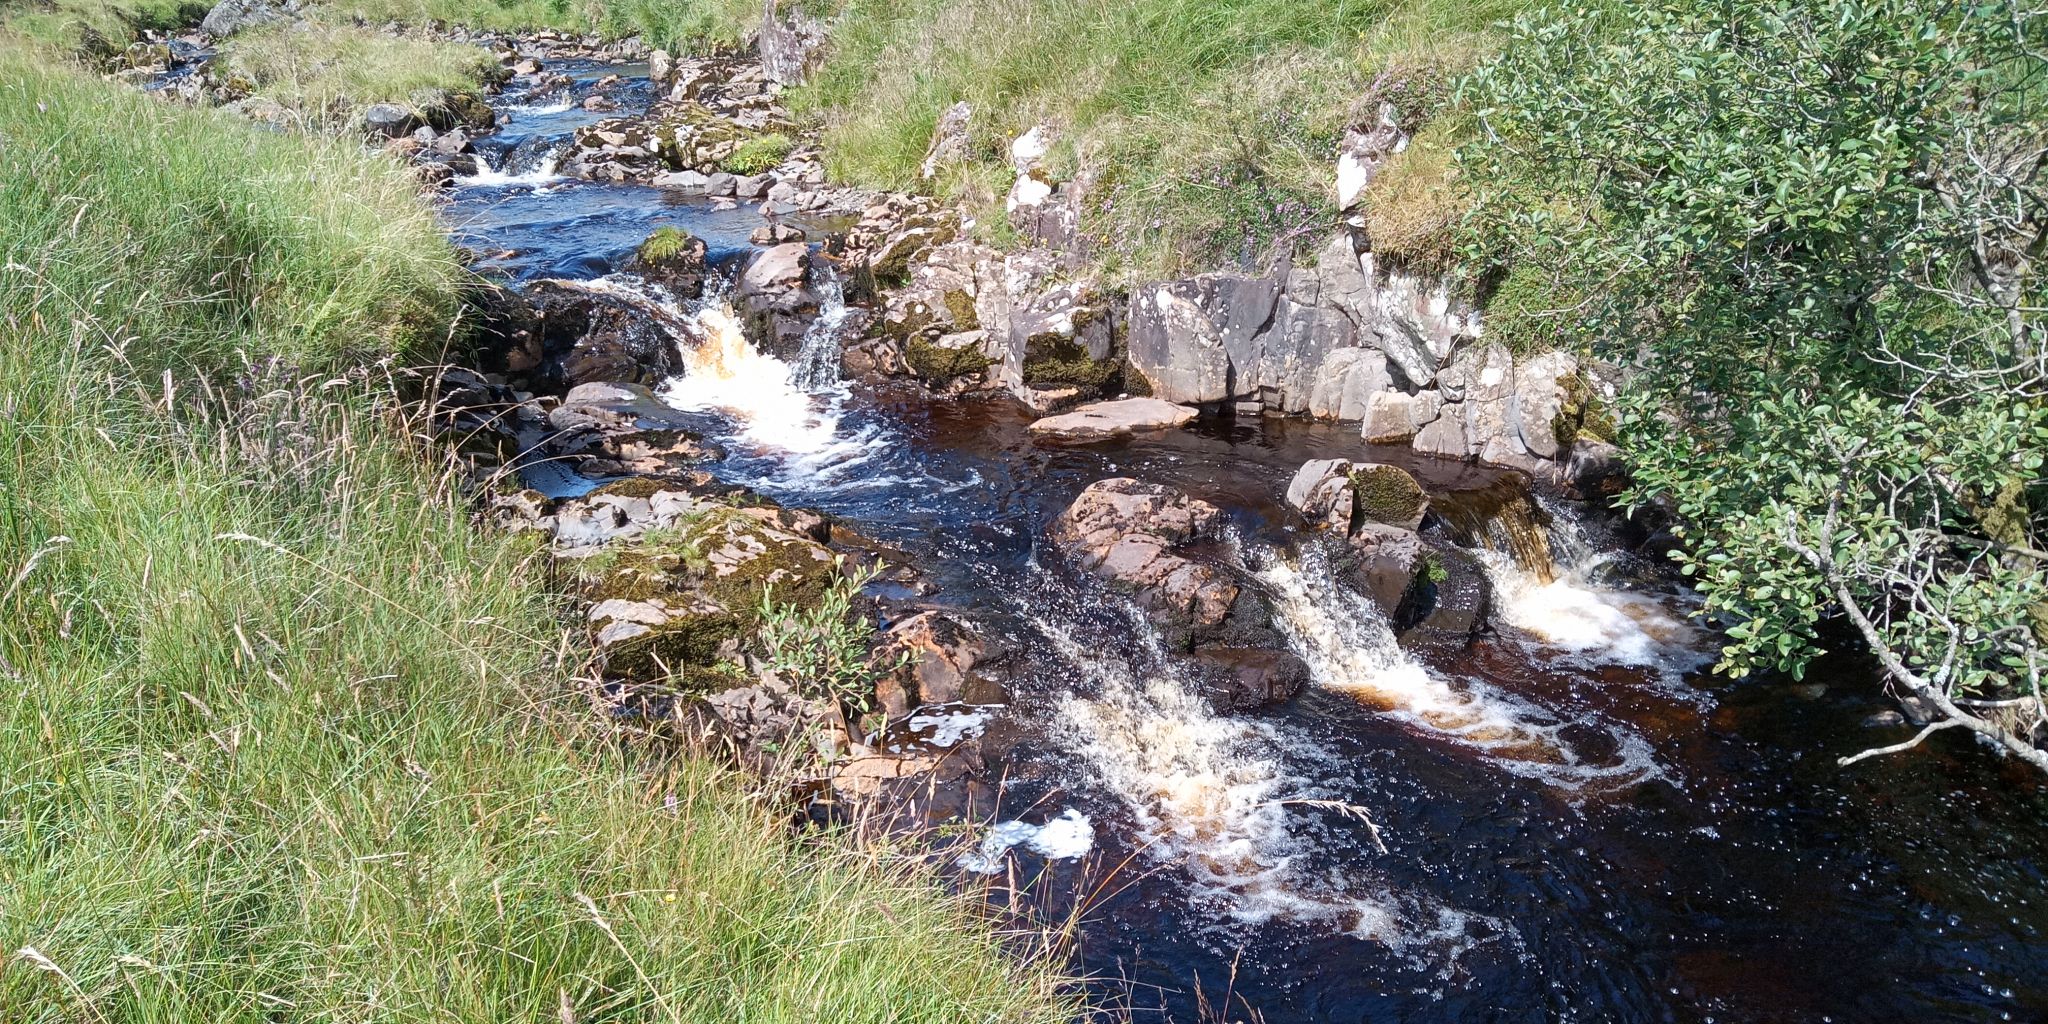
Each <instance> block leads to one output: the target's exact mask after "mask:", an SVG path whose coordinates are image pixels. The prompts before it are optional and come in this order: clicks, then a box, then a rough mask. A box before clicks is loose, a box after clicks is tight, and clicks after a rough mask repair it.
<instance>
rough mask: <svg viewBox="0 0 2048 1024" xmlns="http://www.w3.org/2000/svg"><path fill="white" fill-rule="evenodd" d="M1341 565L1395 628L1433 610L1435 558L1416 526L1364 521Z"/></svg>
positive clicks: (1347, 578) (1354, 586) (1353, 584)
mask: <svg viewBox="0 0 2048 1024" xmlns="http://www.w3.org/2000/svg"><path fill="white" fill-rule="evenodd" d="M1341 565H1342V568H1341V570H1340V575H1341V576H1342V578H1343V579H1344V580H1345V581H1346V582H1347V583H1348V584H1350V586H1351V588H1352V589H1354V590H1356V591H1358V592H1359V593H1361V594H1364V595H1365V596H1366V597H1368V598H1370V599H1371V600H1372V602H1373V603H1374V604H1375V605H1378V606H1379V609H1380V611H1381V612H1382V613H1384V614H1385V615H1386V616H1387V621H1389V622H1391V623H1393V624H1394V628H1396V629H1405V628H1407V627H1408V626H1410V625H1413V624H1414V623H1416V622H1417V621H1419V620H1420V619H1421V618H1422V617H1424V616H1425V615H1427V614H1428V613H1429V612H1430V611H1431V610H1432V609H1433V606H1434V603H1435V600H1436V593H1435V590H1434V587H1435V583H1436V581H1435V580H1433V579H1432V578H1431V575H1430V570H1431V567H1432V565H1434V563H1432V562H1431V561H1430V553H1429V551H1428V549H1427V548H1426V547H1425V545H1424V544H1423V541H1422V537H1421V536H1420V535H1419V534H1417V533H1416V532H1415V531H1413V530H1407V529H1403V528H1401V527H1398V526H1388V525H1386V524H1385V523H1366V524H1364V525H1363V526H1361V527H1359V528H1358V532H1356V533H1354V534H1352V535H1351V537H1350V538H1349V540H1348V542H1347V544H1346V550H1345V554H1344V556H1343V558H1342V561H1341ZM1447 621H1448V620H1447Z"/></svg>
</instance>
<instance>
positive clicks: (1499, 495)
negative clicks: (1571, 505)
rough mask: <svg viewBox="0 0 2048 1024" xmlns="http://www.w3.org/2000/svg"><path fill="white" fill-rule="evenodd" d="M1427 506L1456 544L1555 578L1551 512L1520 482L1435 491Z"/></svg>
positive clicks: (1506, 479)
mask: <svg viewBox="0 0 2048 1024" xmlns="http://www.w3.org/2000/svg"><path fill="white" fill-rule="evenodd" d="M1429 507H1430V510H1431V511H1433V512H1435V513H1436V514H1437V516H1438V518H1440V519H1442V520H1443V521H1444V524H1445V525H1446V526H1448V527H1450V530H1451V535H1452V539H1453V540H1455V541H1456V542H1457V543H1458V544H1459V545H1460V546H1462V547H1477V548H1481V549H1483V550H1486V551H1493V552H1497V553H1499V554H1502V555H1505V556H1507V557H1508V558H1509V559H1510V560H1512V561H1513V563H1514V564H1515V565H1516V566H1517V567H1519V568H1520V569H1521V570H1522V571H1523V572H1525V573H1527V574H1529V575H1530V576H1531V577H1533V578H1535V579H1538V580H1541V581H1543V582H1545V583H1547V582H1549V581H1550V580H1551V579H1553V578H1555V577H1556V575H1557V571H1558V570H1557V565H1556V562H1555V560H1554V556H1553V553H1552V552H1551V549H1550V533H1549V525H1550V516H1549V514H1548V512H1547V511H1546V510H1545V509H1544V507H1543V506H1541V505H1539V504H1537V502H1536V499H1535V498H1533V497H1532V496H1531V495H1530V494H1529V491H1528V489H1527V488H1526V487H1524V486H1523V485H1522V482H1521V481H1520V480H1517V479H1515V478H1513V477H1502V478H1500V479H1498V480H1496V481H1494V482H1493V483H1491V484H1488V485H1486V486H1485V487H1481V488H1477V489H1475V490H1468V491H1453V492H1451V493H1448V494H1443V495H1434V496H1432V497H1431V498H1430V502H1429Z"/></svg>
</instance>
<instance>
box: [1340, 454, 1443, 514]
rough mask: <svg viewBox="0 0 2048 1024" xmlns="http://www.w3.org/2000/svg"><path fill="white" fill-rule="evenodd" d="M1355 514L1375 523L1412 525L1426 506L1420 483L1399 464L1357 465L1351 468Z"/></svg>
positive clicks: (1425, 497) (1426, 501)
mask: <svg viewBox="0 0 2048 1024" xmlns="http://www.w3.org/2000/svg"><path fill="white" fill-rule="evenodd" d="M1351 493H1352V495H1353V496H1354V498H1355V499H1356V501H1357V510H1358V512H1357V514H1358V515H1359V516H1361V517H1362V518H1364V519H1366V520H1369V521H1371V522H1376V523H1387V524H1389V525H1393V526H1411V525H1412V524H1413V523H1414V522H1415V521H1416V519H1418V518H1420V517H1421V515H1422V512H1423V510H1424V509H1425V508H1428V507H1429V496H1428V495H1426V494H1424V493H1423V490H1422V485H1421V484H1418V483H1416V482H1415V478H1414V477H1412V476H1409V475H1408V472H1407V471H1406V470H1404V469H1401V468H1400V467H1398V466H1376V465H1374V466H1360V467H1358V468H1357V469H1354V470H1352V472H1351Z"/></svg>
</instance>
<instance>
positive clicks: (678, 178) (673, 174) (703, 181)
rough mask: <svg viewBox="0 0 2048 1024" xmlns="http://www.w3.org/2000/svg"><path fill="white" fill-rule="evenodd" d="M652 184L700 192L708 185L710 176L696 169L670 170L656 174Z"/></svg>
mask: <svg viewBox="0 0 2048 1024" xmlns="http://www.w3.org/2000/svg"><path fill="white" fill-rule="evenodd" d="M654 184H656V185H658V186H660V187H662V188H673V189H681V190H683V191H685V192H697V193H702V192H703V191H705V189H707V188H708V187H709V186H710V184H711V177H710V176H709V175H706V174H703V173H701V172H698V171H670V172H668V173H666V174H661V175H657V176H656V177H655V179H654Z"/></svg>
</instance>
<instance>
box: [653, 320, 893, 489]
mask: <svg viewBox="0 0 2048 1024" xmlns="http://www.w3.org/2000/svg"><path fill="white" fill-rule="evenodd" d="M697 321H698V323H700V324H701V325H702V326H703V327H704V329H705V336H704V338H703V339H702V340H701V341H699V342H698V344H696V345H695V346H685V347H684V349H683V351H682V359H683V372H682V374H681V375H679V376H676V377H671V378H669V380H668V382H667V383H665V384H663V385H662V387H661V391H660V392H659V394H660V397H661V400H662V401H664V402H667V403H668V404H669V405H672V406H675V407H676V408H678V409H684V410H690V411H715V412H721V413H724V414H726V415H728V416H730V417H732V418H733V421H734V424H735V425H736V426H737V427H738V428H739V435H740V438H741V439H743V440H745V441H748V442H751V443H752V444H754V445H756V446H758V447H761V448H768V449H773V450H775V451H778V452H787V453H789V454H791V455H795V456H799V457H809V458H812V459H815V460H817V461H818V462H819V463H820V466H819V467H818V468H822V464H823V463H825V462H826V461H828V460H829V461H830V462H833V463H839V464H842V465H843V463H844V460H846V459H848V458H853V457H857V456H859V455H860V454H862V450H863V449H864V448H865V447H866V443H865V441H866V439H864V438H861V437H859V436H857V435H856V436H845V437H843V436H841V435H840V433H839V415H838V412H837V410H836V409H833V408H831V407H830V406H829V405H826V404H825V403H819V402H814V401H813V397H812V395H811V394H810V393H809V392H806V391H804V390H803V389H802V388H799V387H798V386H797V385H796V383H795V381H793V380H792V379H791V374H790V369H789V364H787V363H784V362H783V361H782V360H780V359H777V358H775V357H774V356H771V355H768V354H766V353H764V352H761V351H760V350H758V349H756V348H754V346H753V345H752V344H751V343H749V342H748V341H747V336H746V332H744V331H743V330H741V329H740V323H739V320H738V319H736V318H735V317H734V316H733V313H732V310H731V308H730V307H728V306H726V305H725V304H724V303H723V302H712V303H706V304H705V306H704V308H703V309H702V310H700V311H698V313H697ZM794 468H797V469H799V470H800V471H801V470H802V469H803V468H804V467H802V466H797V467H794Z"/></svg>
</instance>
